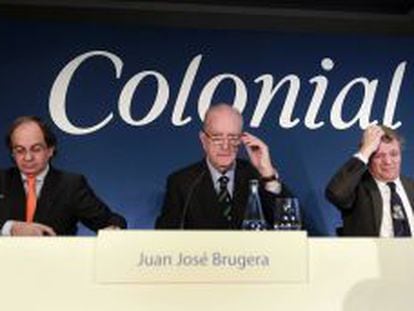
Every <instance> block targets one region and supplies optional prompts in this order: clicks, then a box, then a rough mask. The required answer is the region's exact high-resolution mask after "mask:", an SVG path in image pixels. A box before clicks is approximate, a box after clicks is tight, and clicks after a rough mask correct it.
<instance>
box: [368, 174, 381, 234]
mask: <svg viewBox="0 0 414 311" xmlns="http://www.w3.org/2000/svg"><path fill="white" fill-rule="evenodd" d="M366 186H367V188H368V190H369V191H368V193H369V194H370V196H371V201H372V205H371V208H372V209H373V215H374V226H375V231H376V232H377V233H379V231H380V227H381V221H382V210H383V206H382V197H381V193H380V191H379V189H378V186H377V184H376V182H375V180H374V179H373V178H372V176H371V175H369V177H368V178H367V184H366ZM376 206H377V208H376Z"/></svg>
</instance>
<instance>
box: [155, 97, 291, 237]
mask: <svg viewBox="0 0 414 311" xmlns="http://www.w3.org/2000/svg"><path fill="white" fill-rule="evenodd" d="M242 129H243V118H242V116H241V114H240V112H239V111H237V110H236V109H234V108H233V107H231V106H230V105H227V104H219V105H215V106H212V107H210V109H209V110H208V111H207V112H206V115H205V119H204V124H203V129H202V131H200V134H199V137H200V142H201V145H202V147H203V149H204V153H205V159H203V160H202V161H200V162H198V163H195V164H193V165H190V166H189V167H186V168H184V169H181V170H179V171H177V172H175V173H173V174H172V175H170V176H169V177H168V179H167V189H166V195H165V198H164V203H163V207H162V210H161V214H160V216H159V217H158V218H157V221H156V224H155V227H156V228H160V229H178V228H179V229H239V228H240V227H241V223H242V221H243V216H244V211H245V207H246V204H247V199H248V194H249V189H248V187H249V185H248V184H249V180H251V179H258V180H259V181H260V184H261V187H260V196H261V200H262V205H263V210H264V215H265V218H266V220H267V222H268V223H272V221H273V220H272V218H273V216H272V206H271V205H272V203H273V200H274V198H275V197H276V196H289V191H288V190H287V189H286V187H285V186H284V185H283V184H282V183H281V182H280V179H279V174H278V172H277V170H276V168H275V167H274V166H273V164H272V161H271V158H270V154H269V149H268V147H267V145H266V144H265V143H264V142H263V141H262V140H260V139H259V138H257V137H255V136H253V135H251V134H249V133H246V132H242ZM241 145H244V146H245V148H246V150H247V154H248V156H249V159H250V162H248V161H245V160H241V159H237V153H238V151H239V149H240V146H241ZM223 198H224V200H225V203H224V204H223Z"/></svg>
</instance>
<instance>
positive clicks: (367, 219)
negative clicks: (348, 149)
mask: <svg viewBox="0 0 414 311" xmlns="http://www.w3.org/2000/svg"><path fill="white" fill-rule="evenodd" d="M401 146H402V138H401V137H400V136H399V135H398V134H397V133H396V132H395V131H393V130H391V129H390V128H387V127H385V126H377V125H372V126H370V127H368V128H367V129H366V130H365V131H364V133H363V136H362V141H361V144H360V148H359V151H358V153H356V154H355V155H354V156H353V157H352V158H351V159H350V160H349V161H348V162H346V163H345V165H344V166H343V167H341V168H340V169H339V171H338V172H337V173H336V174H335V175H334V176H333V178H332V179H331V181H330V182H329V184H328V186H327V188H326V197H327V198H328V200H329V201H330V202H331V203H332V204H334V205H335V206H336V207H337V208H338V209H339V210H340V211H341V213H342V219H343V228H342V230H341V231H342V235H345V236H381V237H393V236H398V237H401V236H411V232H412V229H413V225H414V221H413V207H414V181H413V180H411V179H408V178H407V177H404V176H401V174H400V169H401Z"/></svg>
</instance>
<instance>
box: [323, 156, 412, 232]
mask: <svg viewBox="0 0 414 311" xmlns="http://www.w3.org/2000/svg"><path fill="white" fill-rule="evenodd" d="M400 179H401V183H402V185H403V187H404V189H405V192H406V193H407V196H408V199H409V201H410V204H411V206H412V207H414V181H413V180H411V179H409V178H407V177H404V176H401V177H400ZM325 194H326V197H327V199H328V200H329V201H330V202H331V203H332V204H334V205H335V206H336V207H337V208H338V209H339V210H340V211H341V214H342V220H343V229H342V233H343V235H344V236H379V233H380V227H381V221H382V210H383V207H382V197H381V193H380V191H379V189H378V186H377V184H376V182H375V180H374V178H373V177H372V176H371V174H370V172H369V171H368V167H367V165H366V164H365V163H363V162H362V161H361V160H359V159H357V158H352V159H350V160H349V161H348V162H347V163H345V165H344V166H343V167H341V168H340V169H339V171H338V172H337V173H336V174H335V175H334V176H333V178H332V179H331V181H330V182H329V184H328V186H327V188H326V192H325Z"/></svg>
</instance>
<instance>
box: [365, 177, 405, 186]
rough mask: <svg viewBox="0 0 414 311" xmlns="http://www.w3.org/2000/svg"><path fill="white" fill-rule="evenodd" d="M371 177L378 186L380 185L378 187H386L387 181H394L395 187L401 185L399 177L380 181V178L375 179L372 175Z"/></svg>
mask: <svg viewBox="0 0 414 311" xmlns="http://www.w3.org/2000/svg"><path fill="white" fill-rule="evenodd" d="M372 178H374V180H375V182H376V183H377V185H378V187H380V188H385V187H388V185H387V183H389V182H393V183H395V186H396V187H397V188H400V187H401V186H402V184H401V180H400V177H398V178H396V179H394V180H391V181H381V180H378V179H376V178H375V177H372Z"/></svg>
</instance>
